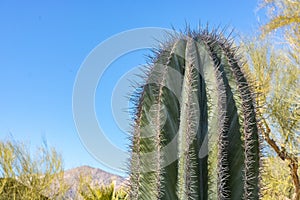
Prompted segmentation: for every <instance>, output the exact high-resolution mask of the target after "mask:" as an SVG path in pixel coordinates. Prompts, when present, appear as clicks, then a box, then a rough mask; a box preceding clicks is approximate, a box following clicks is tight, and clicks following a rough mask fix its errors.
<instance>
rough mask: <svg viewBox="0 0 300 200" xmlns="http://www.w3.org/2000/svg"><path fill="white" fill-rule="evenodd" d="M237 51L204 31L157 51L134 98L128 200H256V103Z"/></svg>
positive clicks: (174, 40) (179, 37)
mask: <svg viewBox="0 0 300 200" xmlns="http://www.w3.org/2000/svg"><path fill="white" fill-rule="evenodd" d="M235 54H236V50H235V49H234V48H233V47H232V45H231V42H229V41H228V39H225V38H224V37H223V36H222V34H218V33H217V31H212V32H209V31H208V30H207V29H205V30H200V31H197V32H192V31H188V32H187V34H180V35H177V36H174V37H172V39H170V40H169V41H168V42H166V44H164V45H162V47H161V49H159V50H158V52H157V53H156V56H155V57H154V58H153V62H152V64H151V66H150V69H149V72H148V73H147V78H146V83H145V85H143V86H142V87H140V95H138V97H137V100H136V110H135V114H136V115H135V119H134V120H135V123H134V131H133V135H132V152H131V153H132V156H131V162H130V181H129V185H130V199H139V200H140V199H147V200H148V199H170V200H175V199H180V200H187V199H201V200H202V199H216V198H217V199H239V200H240V199H247V200H248V199H258V197H259V140H258V130H257V126H256V118H255V108H254V105H253V101H252V94H251V91H250V88H249V86H248V83H247V80H246V77H245V75H244V74H243V72H242V69H241V67H240V65H239V59H238V58H237V56H236V55H235ZM214 144H216V145H214ZM214 147H215V148H214ZM211 149H216V150H215V153H214V154H211V153H209V152H211ZM214 155H215V156H214Z"/></svg>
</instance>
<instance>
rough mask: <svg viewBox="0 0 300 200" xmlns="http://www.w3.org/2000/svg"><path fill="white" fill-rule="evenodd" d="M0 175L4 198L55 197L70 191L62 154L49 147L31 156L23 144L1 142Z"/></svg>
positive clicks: (2, 197) (1, 192)
mask: <svg viewBox="0 0 300 200" xmlns="http://www.w3.org/2000/svg"><path fill="white" fill-rule="evenodd" d="M0 178H1V179H0V180H1V181H0V198H1V199H48V198H49V199H55V198H61V197H62V196H63V194H64V192H65V191H66V190H67V187H66V186H65V185H64V183H63V169H62V161H61V157H60V156H59V155H58V154H57V152H56V151H55V150H54V149H51V150H48V149H47V148H46V147H41V148H39V151H37V154H36V155H32V154H31V153H30V151H29V149H28V148H26V146H25V145H23V144H19V143H13V142H10V141H7V142H0ZM46 196H47V197H46Z"/></svg>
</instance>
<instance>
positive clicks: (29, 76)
mask: <svg viewBox="0 0 300 200" xmlns="http://www.w3.org/2000/svg"><path fill="white" fill-rule="evenodd" d="M256 8H257V2H256V1H250V0H244V1H241V0H226V1H225V0H197V1H196V0H193V1H192V0H187V1H177V0H172V1H169V0H164V1H161V0H160V1H158V0H154V1H138V0H131V1H121V0H119V1H115V0H114V1H108V0H105V1H14V0H10V1H5V0H0V81H1V84H0V91H1V94H0V95H1V96H0V139H7V138H9V137H10V136H9V135H10V134H11V135H13V137H14V138H15V139H16V140H20V141H24V142H26V143H29V144H31V146H33V147H34V146H36V145H39V144H41V143H42V138H43V137H45V138H46V139H47V141H48V144H49V145H51V146H54V147H55V148H56V149H57V150H58V151H59V152H60V153H61V154H62V155H63V158H64V163H65V168H66V169H69V168H73V167H77V166H80V165H90V166H93V167H99V168H102V169H105V170H107V171H110V172H115V171H113V170H112V169H109V168H108V167H106V166H104V165H103V164H101V163H99V162H98V161H96V160H95V159H94V158H93V156H92V155H90V154H89V153H88V152H87V150H86V149H85V147H84V146H83V145H82V143H81V141H80V139H79V137H78V134H77V132H76V128H75V125H74V121H73V115H72V92H73V85H74V81H75V78H76V74H77V72H78V70H79V68H80V66H81V64H82V62H83V61H84V59H85V57H86V56H87V55H88V54H89V52H90V51H91V50H92V49H94V48H95V47H96V46H97V45H98V44H99V43H101V42H103V41H104V40H106V39H107V38H109V37H111V36H113V35H115V34H118V33H120V32H122V31H126V30H129V29H133V28H142V27H162V28H171V26H174V27H175V28H176V29H184V27H185V24H186V22H187V23H189V24H190V26H191V27H192V28H193V27H195V28H196V27H197V26H198V23H199V21H201V22H203V23H206V22H209V24H210V25H212V26H217V25H222V26H226V25H228V26H229V27H232V28H233V27H234V28H235V31H236V33H239V34H242V35H251V34H253V33H254V31H255V29H256V27H257V24H258V15H257V13H256V12H255V10H256ZM144 54H147V51H146V50H143V51H136V52H132V53H130V54H128V55H124V56H122V57H121V58H120V59H118V60H116V61H115V62H114V63H113V64H112V66H111V67H110V68H109V70H107V72H106V74H105V76H104V79H103V82H101V83H100V85H101V84H102V87H100V86H99V88H98V89H97V93H96V105H95V106H96V110H97V117H98V120H99V121H100V123H102V124H104V125H103V129H104V130H105V132H106V133H108V136H107V137H108V138H109V139H110V140H111V141H112V142H113V143H114V144H115V145H116V146H119V147H120V148H122V149H126V147H125V146H126V144H128V141H127V140H126V137H127V135H126V134H125V133H124V132H123V131H122V130H120V128H119V127H118V126H117V124H116V122H115V121H114V119H113V117H112V113H111V107H110V104H111V94H112V90H113V88H114V87H115V85H116V84H117V81H118V80H119V79H120V77H121V76H122V75H123V74H125V73H126V72H127V71H129V70H130V69H131V68H132V67H136V66H137V65H140V64H144V63H145V56H144ZM124 100H125V99H121V100H120V101H124ZM120 109H121V108H120ZM123 109H125V108H123ZM105 153H108V152H105Z"/></svg>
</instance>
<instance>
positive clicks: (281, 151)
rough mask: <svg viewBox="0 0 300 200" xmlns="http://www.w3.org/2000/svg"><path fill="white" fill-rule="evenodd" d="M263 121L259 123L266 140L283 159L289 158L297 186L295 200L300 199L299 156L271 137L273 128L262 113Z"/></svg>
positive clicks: (291, 171) (295, 186) (295, 185)
mask: <svg viewBox="0 0 300 200" xmlns="http://www.w3.org/2000/svg"><path fill="white" fill-rule="evenodd" d="M260 118H261V121H260V122H259V123H258V126H259V129H260V131H261V132H262V135H263V137H264V139H265V141H266V142H267V143H268V144H269V145H270V146H271V147H272V148H273V149H274V151H275V152H276V153H277V155H278V156H279V157H280V158H281V159H282V160H288V161H289V168H290V173H291V176H292V179H293V183H294V188H295V193H294V197H293V199H294V200H300V181H299V176H298V158H297V157H296V156H295V155H293V154H291V153H289V152H287V151H286V149H285V148H284V147H281V148H280V147H279V146H278V145H277V144H276V142H275V140H273V139H272V138H270V133H271V129H270V127H269V125H268V123H267V122H266V120H265V119H264V118H263V117H262V115H261V114H260Z"/></svg>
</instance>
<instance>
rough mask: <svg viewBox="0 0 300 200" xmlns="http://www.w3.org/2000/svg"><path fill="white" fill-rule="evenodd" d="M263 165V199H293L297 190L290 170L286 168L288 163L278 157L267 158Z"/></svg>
mask: <svg viewBox="0 0 300 200" xmlns="http://www.w3.org/2000/svg"><path fill="white" fill-rule="evenodd" d="M263 164H264V173H262V182H263V184H264V189H263V192H262V199H263V200H273V199H292V198H293V196H294V192H295V190H294V186H293V181H292V177H291V176H290V172H289V169H288V168H287V167H286V166H287V165H288V163H287V162H286V161H283V160H281V159H280V158H278V157H267V158H264V159H263ZM298 173H299V172H298Z"/></svg>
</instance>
